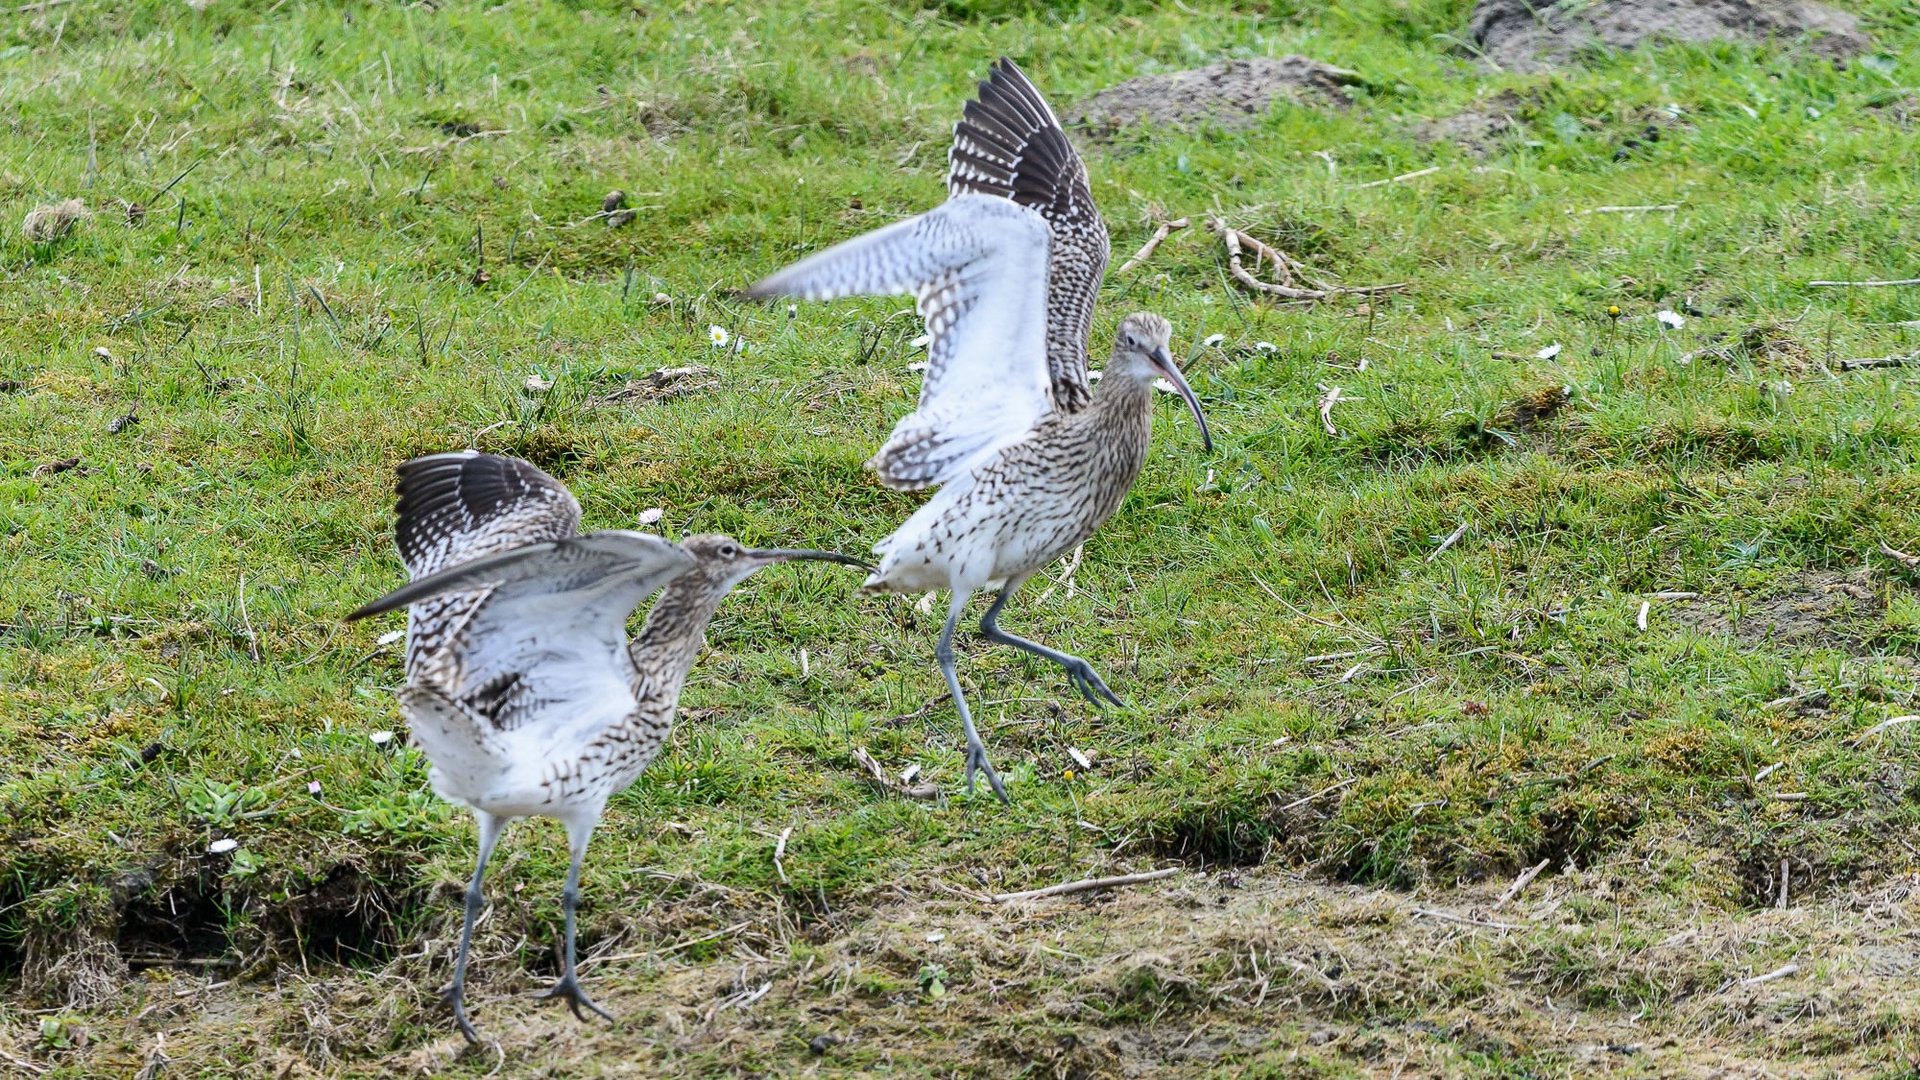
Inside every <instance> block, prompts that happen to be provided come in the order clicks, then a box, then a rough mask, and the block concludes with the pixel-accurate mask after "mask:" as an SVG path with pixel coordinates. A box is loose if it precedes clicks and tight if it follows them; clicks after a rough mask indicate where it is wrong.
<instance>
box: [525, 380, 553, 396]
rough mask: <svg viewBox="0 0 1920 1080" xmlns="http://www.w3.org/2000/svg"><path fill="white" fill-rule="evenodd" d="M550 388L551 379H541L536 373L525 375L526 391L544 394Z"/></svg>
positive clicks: (551, 387)
mask: <svg viewBox="0 0 1920 1080" xmlns="http://www.w3.org/2000/svg"><path fill="white" fill-rule="evenodd" d="M551 389H553V380H552V379H543V378H541V377H540V376H538V375H529V376H527V392H528V393H530V394H544V393H546V392H547V391H549V390H551Z"/></svg>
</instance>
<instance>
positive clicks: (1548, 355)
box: [1533, 341, 1560, 360]
mask: <svg viewBox="0 0 1920 1080" xmlns="http://www.w3.org/2000/svg"><path fill="white" fill-rule="evenodd" d="M1559 355H1560V343H1559V342H1557V341H1556V342H1554V343H1553V344H1551V345H1549V346H1547V347H1546V348H1544V349H1541V350H1540V351H1539V352H1537V353H1534V354H1533V358H1534V359H1535V360H1551V359H1553V358H1554V357H1556V356H1559Z"/></svg>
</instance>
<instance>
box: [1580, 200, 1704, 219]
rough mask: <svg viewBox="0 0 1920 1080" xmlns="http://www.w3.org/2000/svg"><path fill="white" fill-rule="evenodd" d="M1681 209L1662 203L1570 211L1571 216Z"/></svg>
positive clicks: (1675, 205)
mask: <svg viewBox="0 0 1920 1080" xmlns="http://www.w3.org/2000/svg"><path fill="white" fill-rule="evenodd" d="M1678 209H1680V204H1679V203H1661V204H1659V205H1658V206H1596V207H1594V208H1593V209H1591V210H1569V211H1567V213H1569V214H1579V215H1581V216H1582V217H1584V216H1586V215H1588V214H1651V213H1659V212H1664V211H1669V210H1678Z"/></svg>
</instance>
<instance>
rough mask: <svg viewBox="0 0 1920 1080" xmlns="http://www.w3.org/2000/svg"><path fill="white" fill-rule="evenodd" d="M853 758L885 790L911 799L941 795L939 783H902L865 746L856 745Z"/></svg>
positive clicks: (869, 777)
mask: <svg viewBox="0 0 1920 1080" xmlns="http://www.w3.org/2000/svg"><path fill="white" fill-rule="evenodd" d="M853 760H854V764H856V765H859V766H860V767H861V768H862V769H865V770H866V773H867V778H868V779H870V780H872V781H873V782H874V783H875V784H876V785H878V786H879V787H880V788H881V789H882V790H884V791H891V792H893V793H895V794H897V795H904V796H906V797H907V798H909V799H933V798H938V797H939V795H940V786H939V785H938V784H932V783H927V784H911V785H909V784H903V783H900V782H899V781H897V780H895V779H893V778H892V777H890V776H888V775H887V770H885V769H883V768H881V767H880V763H879V762H878V761H875V760H874V759H873V755H872V754H870V753H868V752H867V748H866V747H864V746H856V747H854V748H853Z"/></svg>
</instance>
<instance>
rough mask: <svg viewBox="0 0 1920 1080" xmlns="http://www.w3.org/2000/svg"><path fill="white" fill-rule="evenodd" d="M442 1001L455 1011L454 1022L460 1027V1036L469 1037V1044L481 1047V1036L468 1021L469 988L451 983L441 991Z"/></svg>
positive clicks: (471, 1022) (470, 1021)
mask: <svg viewBox="0 0 1920 1080" xmlns="http://www.w3.org/2000/svg"><path fill="white" fill-rule="evenodd" d="M440 1000H441V1001H444V1002H446V1003H447V1007H448V1008H450V1009H452V1010H453V1022H454V1023H456V1024H458V1025H460V1034H462V1035H465V1036H466V1037H467V1042H469V1043H471V1044H472V1045H474V1046H479V1045H480V1036H479V1035H477V1034H475V1033H474V1030H473V1021H472V1020H469V1019H467V988H466V987H465V986H464V985H462V984H460V983H449V984H448V985H447V988H446V989H444V990H442V991H440Z"/></svg>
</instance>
